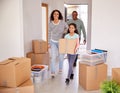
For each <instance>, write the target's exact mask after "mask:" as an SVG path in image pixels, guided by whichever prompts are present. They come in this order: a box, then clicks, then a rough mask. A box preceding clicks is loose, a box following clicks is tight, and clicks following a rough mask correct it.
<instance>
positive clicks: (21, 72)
mask: <svg viewBox="0 0 120 93" xmlns="http://www.w3.org/2000/svg"><path fill="white" fill-rule="evenodd" d="M30 77H31V60H30V59H29V58H24V57H23V58H11V59H8V60H5V61H3V62H0V86H3V87H17V86H19V85H20V84H22V83H23V82H24V81H26V80H28V79H29V78H30Z"/></svg>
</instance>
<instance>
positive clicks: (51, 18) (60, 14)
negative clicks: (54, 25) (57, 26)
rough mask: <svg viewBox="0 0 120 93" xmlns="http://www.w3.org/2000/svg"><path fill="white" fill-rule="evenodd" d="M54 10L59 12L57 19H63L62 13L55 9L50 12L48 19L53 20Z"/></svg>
mask: <svg viewBox="0 0 120 93" xmlns="http://www.w3.org/2000/svg"><path fill="white" fill-rule="evenodd" d="M54 12H58V13H59V17H58V19H59V20H63V16H62V13H61V12H60V11H59V10H57V9H55V10H53V11H52V13H51V15H50V21H53V20H54V17H53V14H54Z"/></svg>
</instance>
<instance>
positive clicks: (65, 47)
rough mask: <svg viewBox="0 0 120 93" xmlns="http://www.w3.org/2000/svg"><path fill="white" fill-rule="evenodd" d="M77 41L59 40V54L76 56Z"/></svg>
mask: <svg viewBox="0 0 120 93" xmlns="http://www.w3.org/2000/svg"><path fill="white" fill-rule="evenodd" d="M76 43H77V42H76V39H60V40H59V53H62V54H66V53H68V54H75V47H76Z"/></svg>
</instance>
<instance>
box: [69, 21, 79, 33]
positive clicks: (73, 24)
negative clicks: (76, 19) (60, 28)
mask: <svg viewBox="0 0 120 93" xmlns="http://www.w3.org/2000/svg"><path fill="white" fill-rule="evenodd" d="M71 25H72V26H74V28H75V31H74V32H75V33H76V34H79V33H78V30H77V26H76V24H75V23H70V24H69V27H70V26H71ZM67 33H70V31H69V28H68V30H67Z"/></svg>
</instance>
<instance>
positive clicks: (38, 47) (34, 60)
mask: <svg viewBox="0 0 120 93" xmlns="http://www.w3.org/2000/svg"><path fill="white" fill-rule="evenodd" d="M27 57H28V58H31V65H34V64H43V65H48V66H49V53H48V50H47V42H46V41H43V40H33V41H32V52H28V53H27Z"/></svg>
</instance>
